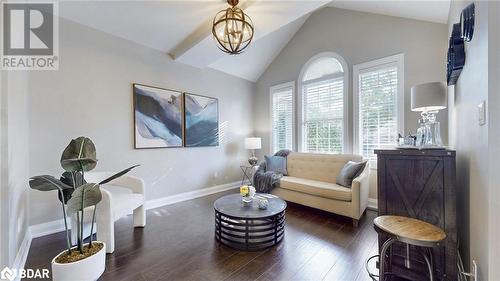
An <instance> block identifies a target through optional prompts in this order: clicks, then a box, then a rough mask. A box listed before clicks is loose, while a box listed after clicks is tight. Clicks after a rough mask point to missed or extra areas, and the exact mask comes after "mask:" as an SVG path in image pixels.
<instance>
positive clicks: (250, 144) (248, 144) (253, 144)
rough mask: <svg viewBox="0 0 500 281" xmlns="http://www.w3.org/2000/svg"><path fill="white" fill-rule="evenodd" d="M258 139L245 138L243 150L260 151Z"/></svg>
mask: <svg viewBox="0 0 500 281" xmlns="http://www.w3.org/2000/svg"><path fill="white" fill-rule="evenodd" d="M261 148H262V143H261V141H260V138H245V149H261Z"/></svg>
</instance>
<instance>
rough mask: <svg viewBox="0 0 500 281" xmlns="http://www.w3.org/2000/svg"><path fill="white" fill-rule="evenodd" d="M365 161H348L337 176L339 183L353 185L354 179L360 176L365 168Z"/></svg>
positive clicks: (346, 185)
mask: <svg viewBox="0 0 500 281" xmlns="http://www.w3.org/2000/svg"><path fill="white" fill-rule="evenodd" d="M365 165H366V161H365V162H353V161H349V162H347V163H346V164H345V165H344V167H343V168H342V170H340V173H339V175H338V176H337V184H338V185H342V186H345V187H351V186H352V180H354V179H355V178H356V177H357V176H359V175H360V174H361V173H362V172H363V169H364V168H365Z"/></svg>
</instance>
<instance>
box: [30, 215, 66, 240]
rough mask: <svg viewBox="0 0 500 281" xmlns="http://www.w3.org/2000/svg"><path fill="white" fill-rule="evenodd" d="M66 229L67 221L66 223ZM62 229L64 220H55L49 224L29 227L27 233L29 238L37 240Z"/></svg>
mask: <svg viewBox="0 0 500 281" xmlns="http://www.w3.org/2000/svg"><path fill="white" fill-rule="evenodd" d="M68 227H70V225H69V221H68ZM64 229H65V228H64V220H63V219H60V220H55V221H49V222H44V223H40V224H35V225H32V226H30V229H29V231H30V232H31V237H32V238H38V237H41V236H45V235H49V234H53V233H57V232H61V231H63V230H64Z"/></svg>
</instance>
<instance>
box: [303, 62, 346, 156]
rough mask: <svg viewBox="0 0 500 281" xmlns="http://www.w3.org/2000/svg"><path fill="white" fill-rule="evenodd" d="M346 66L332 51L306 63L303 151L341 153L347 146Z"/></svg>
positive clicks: (304, 76)
mask: <svg viewBox="0 0 500 281" xmlns="http://www.w3.org/2000/svg"><path fill="white" fill-rule="evenodd" d="M341 61H342V62H341ZM346 68H347V66H346V65H345V63H344V62H343V59H342V58H340V57H339V56H337V55H331V54H320V55H319V57H315V58H313V59H312V60H311V61H310V62H308V63H307V64H306V65H305V66H304V69H303V71H302V75H301V77H299V79H300V80H299V82H300V86H301V95H300V102H301V105H300V113H301V118H300V119H301V120H300V122H301V126H300V128H299V129H300V142H299V143H300V150H301V151H303V152H313V153H342V152H344V150H345V149H346V145H347V143H346V142H347V141H346V138H347V130H346V129H347V128H346V127H347V125H346V124H347V120H346V119H347V118H345V117H346V111H347V110H346V104H347V101H346V93H347V89H346V86H347V69H346Z"/></svg>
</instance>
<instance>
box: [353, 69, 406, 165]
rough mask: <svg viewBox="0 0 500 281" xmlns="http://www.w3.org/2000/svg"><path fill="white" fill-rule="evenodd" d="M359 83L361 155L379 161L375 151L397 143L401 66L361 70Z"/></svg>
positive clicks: (359, 143)
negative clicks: (399, 68) (399, 70)
mask: <svg viewBox="0 0 500 281" xmlns="http://www.w3.org/2000/svg"><path fill="white" fill-rule="evenodd" d="M358 82H359V85H358V87H359V89H358V105H359V108H358V113H359V116H358V118H359V123H358V124H359V125H358V130H359V139H358V140H359V141H358V145H359V153H360V154H361V155H363V157H364V158H366V159H370V160H376V159H377V157H376V155H375V154H374V153H373V150H374V149H379V148H391V147H394V146H395V145H396V144H397V142H396V138H397V135H398V132H399V128H398V67H397V65H396V64H389V65H386V66H381V67H377V68H371V69H365V70H361V71H359V74H358Z"/></svg>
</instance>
